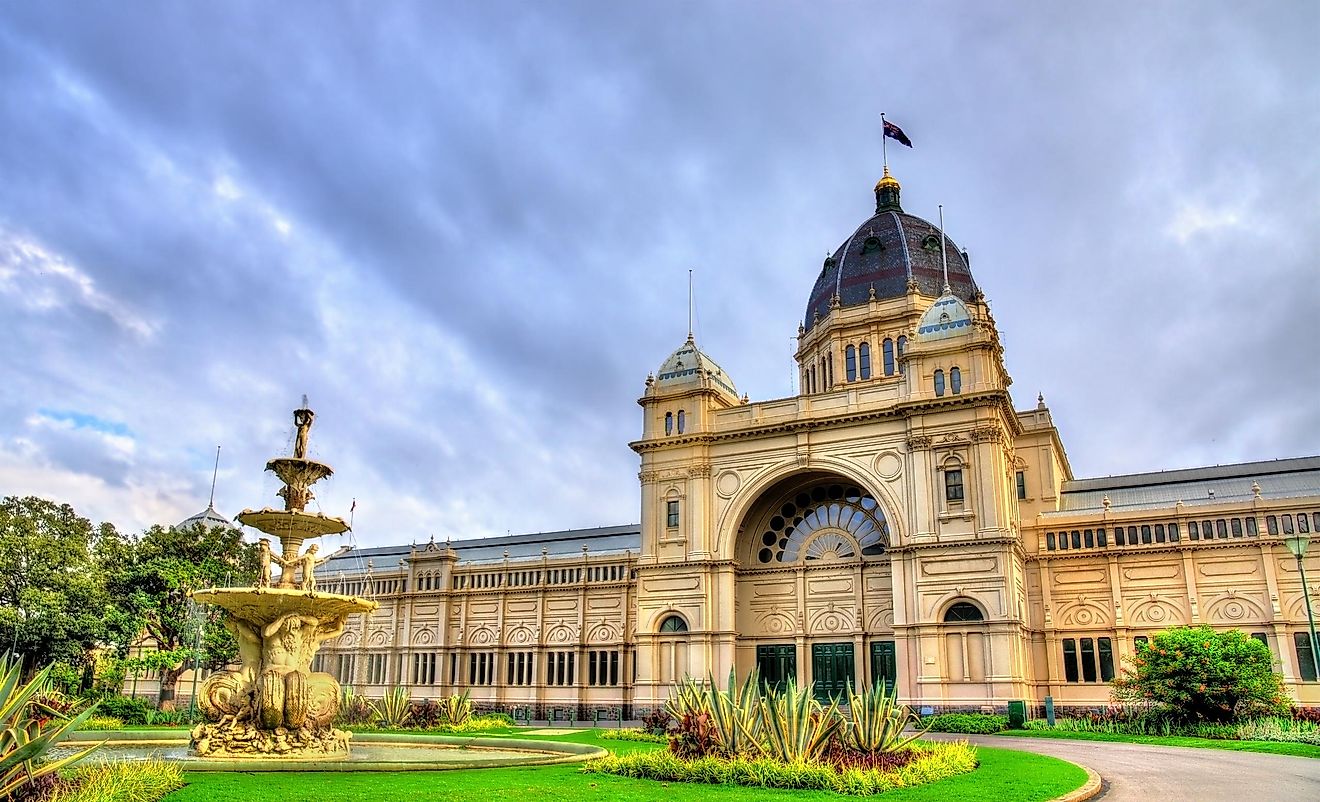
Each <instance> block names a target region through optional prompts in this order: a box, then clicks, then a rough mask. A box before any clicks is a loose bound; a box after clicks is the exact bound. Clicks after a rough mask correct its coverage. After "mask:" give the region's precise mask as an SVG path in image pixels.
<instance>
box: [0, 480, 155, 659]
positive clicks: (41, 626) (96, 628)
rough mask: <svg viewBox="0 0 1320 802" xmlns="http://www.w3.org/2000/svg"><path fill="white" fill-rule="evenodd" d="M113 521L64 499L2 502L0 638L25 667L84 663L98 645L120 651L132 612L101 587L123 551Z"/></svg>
mask: <svg viewBox="0 0 1320 802" xmlns="http://www.w3.org/2000/svg"><path fill="white" fill-rule="evenodd" d="M124 550H125V542H124V540H123V538H121V537H120V535H119V533H118V532H116V531H115V528H114V527H113V526H111V525H110V524H107V523H103V524H99V525H94V524H92V522H91V521H89V520H87V519H86V518H83V517H81V516H79V515H78V514H77V513H75V512H74V510H73V508H72V507H70V506H69V505H68V504H57V503H55V502H53V501H47V500H45V499H40V498H34V497H31V496H29V497H26V498H18V497H16V496H9V497H6V498H5V499H4V500H3V501H0V643H3V647H4V648H6V649H9V650H12V651H14V652H15V653H18V654H22V655H24V656H25V657H26V658H27V665H28V666H29V668H32V667H35V666H38V665H45V664H48V663H51V662H54V661H60V662H63V663H68V664H70V665H74V666H82V665H85V664H86V660H87V658H88V655H89V654H90V653H91V651H92V649H94V648H96V647H99V646H110V647H112V648H125V647H126V646H127V643H128V641H129V640H131V638H132V635H133V629H134V626H133V622H132V621H131V618H130V617H126V616H124V615H123V614H122V611H117V610H115V609H114V607H113V605H112V604H111V601H110V597H109V595H108V594H107V592H106V585H105V572H106V568H107V567H111V568H113V566H114V562H115V560H116V559H117V558H119V557H120V556H122V555H123V554H124Z"/></svg>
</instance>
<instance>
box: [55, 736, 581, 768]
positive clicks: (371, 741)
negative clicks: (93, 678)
mask: <svg viewBox="0 0 1320 802" xmlns="http://www.w3.org/2000/svg"><path fill="white" fill-rule="evenodd" d="M96 741H105V744H104V745H103V746H102V747H101V748H100V749H97V750H96V751H95V752H93V753H92V754H91V755H89V756H88V757H87V758H86V759H85V760H88V761H102V762H108V761H133V760H164V761H167V762H169V763H172V764H175V765H178V766H179V767H180V768H181V769H183V770H184V771H245V772H246V771H447V770H452V769H479V768H498V767H508V766H547V765H553V764H558V763H581V762H585V761H587V760H591V759H593V758H597V757H604V756H605V755H606V754H607V752H606V751H605V750H604V749H601V748H600V747H598V746H591V745H589V744H579V743H572V742H567V741H537V740H531V739H524V738H517V737H484V738H476V737H472V736H466V735H430V734H426V733H370V732H364V733H354V734H353V750H352V752H351V753H349V755H348V756H346V757H343V758H340V759H336V760H302V759H297V758H283V757H279V758H277V757H251V758H236V757H220V758H199V757H195V756H193V755H190V754H189V753H188V733H187V732H186V731H183V730H163V731H162V730H113V731H107V732H78V733H74V734H73V735H72V736H71V737H70V738H69V739H68V740H67V741H65V742H64V744H65V745H66V746H68V747H76V748H83V747H85V746H86V744H87V743H88V742H96Z"/></svg>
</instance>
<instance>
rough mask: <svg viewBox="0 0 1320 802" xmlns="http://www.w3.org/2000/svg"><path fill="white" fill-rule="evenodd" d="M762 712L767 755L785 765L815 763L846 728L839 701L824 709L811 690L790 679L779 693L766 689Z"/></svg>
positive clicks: (772, 689)
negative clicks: (836, 734) (841, 730)
mask: <svg viewBox="0 0 1320 802" xmlns="http://www.w3.org/2000/svg"><path fill="white" fill-rule="evenodd" d="M759 713H760V718H761V720H762V722H763V732H764V739H763V740H764V743H765V750H766V752H768V753H769V755H770V757H773V758H775V759H776V760H780V761H782V762H785V763H801V762H806V761H813V760H816V759H817V758H819V757H820V756H821V754H822V753H824V752H825V750H826V749H827V748H829V745H830V740H831V739H832V738H833V737H834V735H835V733H837V732H838V731H839V728H840V727H841V726H843V720H842V718H841V717H840V715H839V702H838V700H834V701H831V702H830V706H829V707H828V708H822V707H821V704H820V702H817V701H816V699H815V698H814V697H813V696H812V694H811V688H810V687H802V688H799V687H798V684H797V683H796V682H794V681H793V680H791V679H790V680H788V682H786V683H784V686H783V688H782V689H780V690H775V689H774V688H767V689H766V692H765V698H764V699H762V700H761V704H760V710H759Z"/></svg>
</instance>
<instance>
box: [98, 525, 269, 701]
mask: <svg viewBox="0 0 1320 802" xmlns="http://www.w3.org/2000/svg"><path fill="white" fill-rule="evenodd" d="M256 561H257V557H256V549H255V548H254V547H253V546H251V545H249V544H245V543H244V542H243V538H242V533H241V532H240V531H239V530H237V529H231V528H228V527H219V526H211V527H208V526H205V525H202V524H196V525H194V526H190V527H188V528H186V529H176V528H174V527H163V526H153V527H152V528H150V529H148V530H147V531H146V532H144V533H143V534H142V536H141V537H140V538H138V539H137V540H135V541H134V542H133V544H132V548H131V549H130V554H129V558H128V559H127V560H126V561H124V563H123V564H122V565H121V567H120V569H119V570H118V571H116V572H114V573H112V574H111V575H110V581H109V589H110V592H111V593H112V594H113V595H114V596H115V598H117V599H119V600H121V601H120V604H122V605H123V606H124V607H125V608H126V610H127V611H128V614H129V615H130V616H131V617H133V618H134V619H135V620H137V621H139V622H140V623H141V629H142V631H143V633H144V634H145V635H147V636H149V637H150V639H151V641H152V642H153V645H154V646H156V647H157V648H156V649H155V650H149V651H147V652H145V653H144V654H143V655H142V656H141V657H138V658H134V659H133V660H132V661H130V667H131V668H135V669H138V670H142V669H147V670H153V671H159V672H160V676H161V702H162V706H164V707H170V706H171V703H172V701H173V698H174V688H175V684H176V683H177V681H178V678H179V676H180V675H181V674H183V673H184V672H185V671H187V670H189V669H190V668H193V667H194V666H196V665H197V664H198V663H200V664H201V666H202V667H203V668H204V669H217V668H220V667H222V666H224V665H225V664H226V663H228V662H230V661H231V660H233V659H234V658H235V656H236V655H237V653H238V647H237V645H236V644H235V643H234V638H233V636H232V635H230V634H229V632H228V631H227V630H226V629H225V628H224V627H223V626H222V624H221V621H222V619H223V611H222V610H220V609H219V608H218V607H213V606H210V605H200V606H199V605H195V604H193V603H192V601H191V600H190V599H189V598H188V594H189V593H190V592H191V591H194V590H201V589H203V588H207V587H216V586H225V585H231V586H232V585H249V584H251V583H252V581H253V580H254V579H255V577H256V567H257V566H256ZM199 646H200V648H198V647H199Z"/></svg>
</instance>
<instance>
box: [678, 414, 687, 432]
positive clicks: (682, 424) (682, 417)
mask: <svg viewBox="0 0 1320 802" xmlns="http://www.w3.org/2000/svg"><path fill="white" fill-rule="evenodd" d="M686 427H687V413H685V412H683V410H681V409H680V410H679V411H678V433H679V434H682V433H683V429H685V428H686Z"/></svg>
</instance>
